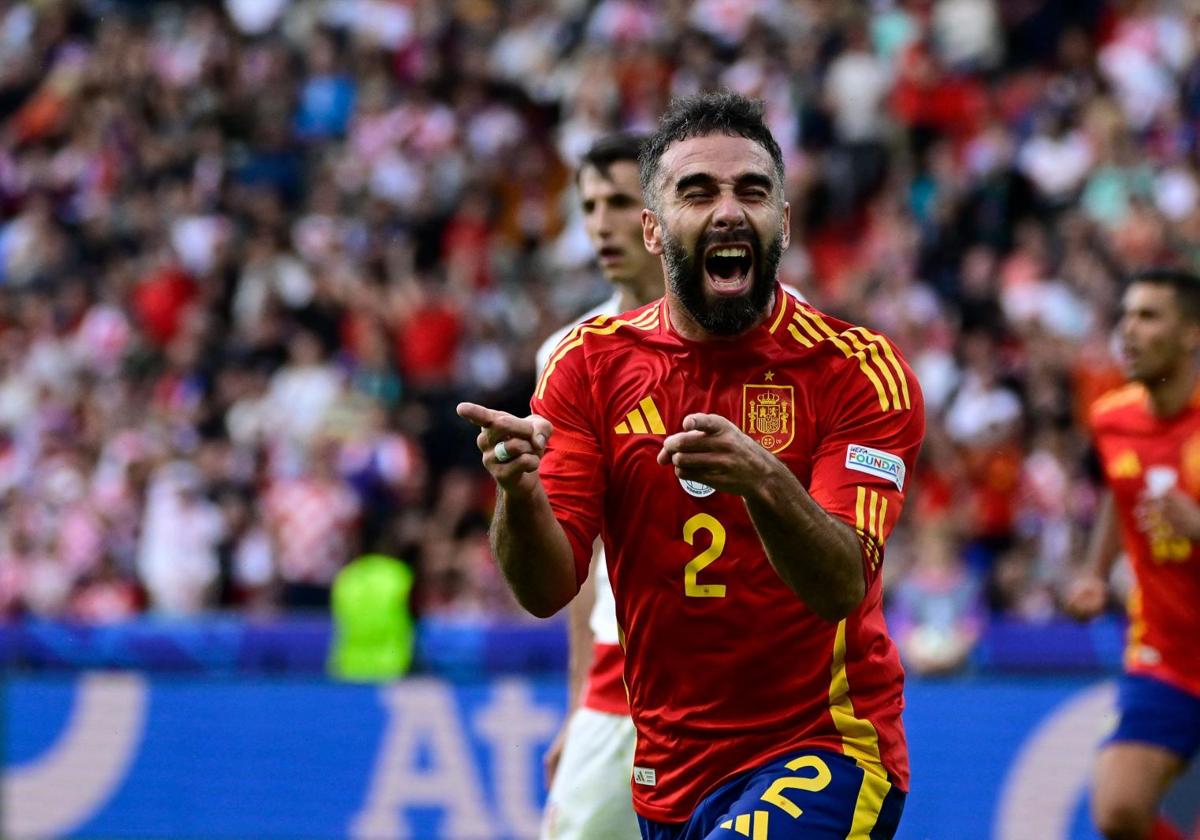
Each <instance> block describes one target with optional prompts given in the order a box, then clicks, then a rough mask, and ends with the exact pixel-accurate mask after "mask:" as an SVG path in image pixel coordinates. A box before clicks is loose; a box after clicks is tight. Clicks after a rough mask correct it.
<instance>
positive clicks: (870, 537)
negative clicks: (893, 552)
mask: <svg viewBox="0 0 1200 840" xmlns="http://www.w3.org/2000/svg"><path fill="white" fill-rule="evenodd" d="M856 489H857V490H858V499H857V500H856V502H855V505H854V530H855V531H857V532H858V535H859V537H861V538H862V541H863V545H864V546H866V549H867V555H868V556H869V558H870V560H871V570H872V571H874V570H875V569H876V568H878V566H879V563H880V561H881V560H882V559H883V558H882V556H881V554H880V552H881V551H882V548H883V542H884V534H885V533H886V529H885V527H884V524H885V523H886V521H887V506H888V500H887V496H884V495H882V494H880V493H877V492H875V491H874V490H868V489H867V488H866V487H863V486H861V485H859V486H858V487H857V488H856Z"/></svg>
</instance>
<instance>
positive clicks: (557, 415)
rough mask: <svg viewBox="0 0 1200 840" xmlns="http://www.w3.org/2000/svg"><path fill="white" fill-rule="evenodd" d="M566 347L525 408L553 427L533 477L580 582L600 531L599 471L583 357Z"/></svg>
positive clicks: (601, 481) (552, 361) (560, 349)
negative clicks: (566, 544)
mask: <svg viewBox="0 0 1200 840" xmlns="http://www.w3.org/2000/svg"><path fill="white" fill-rule="evenodd" d="M570 337H571V336H570V335H568V339H570ZM570 344H571V342H570V341H569V340H566V341H564V342H563V343H562V344H561V345H560V346H559V347H558V348H557V349H556V350H555V351H554V353H552V354H551V355H550V357H549V360H548V362H547V364H546V367H545V370H543V371H542V375H541V378H540V379H539V380H538V386H537V389H536V390H535V391H534V395H533V399H532V400H530V403H529V407H530V409H531V410H532V411H533V413H534V414H538V415H541V416H542V417H545V418H546V419H547V420H549V421H550V423H551V425H553V427H554V433H553V434H552V435H551V436H550V441H549V444H548V445H547V447H546V454H545V456H544V457H543V458H542V463H541V466H540V467H539V468H538V475H539V477H540V478H541V480H542V486H543V487H545V488H546V495H547V496H548V497H549V499H550V507H551V509H552V510H553V511H554V517H555V518H556V519H557V520H558V522H559V524H560V525H561V526H562V528H563V530H564V531H565V532H566V535H567V539H568V540H569V541H570V543H571V550H572V552H573V553H574V556H575V579H576V582H577V583H579V584H582V583H583V581H584V579H585V578H586V577H587V574H588V568H589V567H590V565H591V561H592V544H593V542H594V541H595V539H596V536H597V535H598V534H599V533H600V516H601V507H602V500H603V498H604V485H605V472H604V467H603V458H602V455H601V452H600V441H599V437H598V435H597V434H596V423H595V422H594V413H593V408H594V400H593V398H592V390H591V388H590V387H589V377H588V375H587V369H586V358H585V354H584V351H583V349H582V348H581V347H578V346H575V347H571V346H570Z"/></svg>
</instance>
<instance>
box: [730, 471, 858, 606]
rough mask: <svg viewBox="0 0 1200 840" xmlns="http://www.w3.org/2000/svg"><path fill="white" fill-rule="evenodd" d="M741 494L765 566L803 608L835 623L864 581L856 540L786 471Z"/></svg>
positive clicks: (848, 530)
mask: <svg viewBox="0 0 1200 840" xmlns="http://www.w3.org/2000/svg"><path fill="white" fill-rule="evenodd" d="M744 498H745V500H746V508H747V509H748V510H749V512H750V519H751V521H752V522H753V523H754V527H755V529H756V530H757V531H758V536H759V538H760V539H761V540H762V543H763V546H764V548H765V549H766V552H767V558H768V559H769V560H770V561H771V565H772V566H774V567H775V571H776V572H777V573H778V574H779V577H780V578H782V579H783V582H784V583H786V584H787V585H788V587H789V588H790V589H791V590H792V591H793V592H795V593H796V595H797V596H798V597H799V598H800V600H802V601H804V603H805V604H806V605H808V607H809V609H811V610H812V611H813V612H815V613H816V614H817V615H819V616H821V617H822V618H825V619H827V620H829V621H840V620H841V619H843V618H845V617H846V616H847V615H849V614H850V613H851V612H852V611H853V610H854V609H855V608H856V607H857V606H858V605H859V603H861V602H862V599H863V596H864V595H865V594H866V582H865V580H864V578H863V571H862V549H861V548H860V546H859V542H858V538H857V537H856V536H855V535H854V531H853V530H852V529H851V528H850V526H849V525H847V524H846V523H844V522H842V521H841V520H839V519H835V518H834V517H832V516H830V515H829V514H828V513H826V512H825V510H824V509H823V508H822V507H821V506H820V505H818V504H817V503H816V502H815V501H813V498H812V496H810V495H809V494H808V492H807V491H806V490H805V489H804V487H802V486H801V484H800V482H799V481H797V480H796V477H795V476H794V475H792V474H791V472H789V471H788V470H787V469H784V468H781V469H779V470H777V471H772V473H771V474H770V475H769V476H768V477H767V478H766V479H765V480H764V481H763V482H761V484H759V485H758V486H757V487H756V488H755V489H754V490H753V491H752V492H751V493H750V494H748V495H746V496H745V497H744Z"/></svg>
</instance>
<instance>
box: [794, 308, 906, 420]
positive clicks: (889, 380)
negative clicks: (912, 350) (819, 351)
mask: <svg viewBox="0 0 1200 840" xmlns="http://www.w3.org/2000/svg"><path fill="white" fill-rule="evenodd" d="M792 319H793V320H794V321H795V323H792V324H788V332H789V333H791V336H792V338H794V339H796V341H798V342H800V344H802V345H804V346H805V347H815V346H816V345H818V344H820V343H821V342H822V341H828V342H829V343H831V344H832V345H833V346H834V347H836V348H837V349H838V350H841V351H842V355H844V356H845V357H846V358H847V359H857V360H858V367H859V370H861V371H862V372H863V375H865V376H866V377H867V379H869V380H870V381H871V384H872V385H873V386H875V393H876V395H877V396H878V397H879V408H880V410H881V411H901V410H903V409H910V408H912V397H911V395H910V394H909V390H908V380H907V379H906V378H905V376H904V368H903V367H901V366H900V360H899V359H897V358H896V353H895V351H893V350H892V345H891V344H890V343H889V342H888V340H887V339H886V338H884V337H883V336H882V335H880V334H879V333H874V332H871V331H870V330H868V329H867V328H866V327H852V328H851V329H848V330H846V331H845V332H841V333H835V332H834V331H833V328H832V327H830V326H829V324H827V323H825V319H824V318H822V317H821V316H820V315H819V314H818V313H817V312H815V311H814V310H811V309H805V308H804V307H802V306H797V307H796V311H795V314H794V315H793V316H792Z"/></svg>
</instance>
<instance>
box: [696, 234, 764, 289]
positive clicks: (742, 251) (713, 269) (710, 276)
mask: <svg viewBox="0 0 1200 840" xmlns="http://www.w3.org/2000/svg"><path fill="white" fill-rule="evenodd" d="M704 275H705V278H706V280H707V285H708V287H709V289H711V290H712V292H713V293H714V294H716V295H720V296H726V295H740V294H744V293H745V292H746V291H747V290H748V289H749V288H750V285H751V283H752V282H753V280H754V251H753V249H752V248H751V247H750V245H749V244H747V243H744V242H735V243H722V244H720V245H713V246H711V247H709V248H708V249H707V250H706V251H705V252H704Z"/></svg>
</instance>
